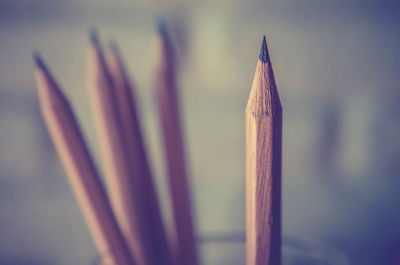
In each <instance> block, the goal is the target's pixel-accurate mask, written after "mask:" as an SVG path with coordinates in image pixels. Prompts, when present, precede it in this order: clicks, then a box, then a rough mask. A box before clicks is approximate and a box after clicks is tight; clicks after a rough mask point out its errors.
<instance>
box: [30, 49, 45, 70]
mask: <svg viewBox="0 0 400 265" xmlns="http://www.w3.org/2000/svg"><path fill="white" fill-rule="evenodd" d="M32 57H33V60H34V62H35V64H36V66H37V67H39V68H40V69H42V70H46V65H45V64H44V62H43V59H42V57H41V56H40V54H39V52H37V51H34V52H33V53H32Z"/></svg>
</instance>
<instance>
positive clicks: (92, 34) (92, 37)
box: [89, 27, 100, 45]
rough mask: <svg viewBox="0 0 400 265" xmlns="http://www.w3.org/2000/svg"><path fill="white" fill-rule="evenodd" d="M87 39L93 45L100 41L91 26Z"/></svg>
mask: <svg viewBox="0 0 400 265" xmlns="http://www.w3.org/2000/svg"><path fill="white" fill-rule="evenodd" d="M89 39H90V42H91V43H92V44H94V45H98V44H99V43H100V41H99V35H98V34H97V30H96V28H94V27H92V28H90V29H89Z"/></svg>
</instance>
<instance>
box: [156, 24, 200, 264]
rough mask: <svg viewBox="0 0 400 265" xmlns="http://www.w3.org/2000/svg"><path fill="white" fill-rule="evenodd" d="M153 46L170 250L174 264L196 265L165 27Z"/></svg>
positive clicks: (170, 56) (186, 182)
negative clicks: (170, 218) (172, 230)
mask: <svg viewBox="0 0 400 265" xmlns="http://www.w3.org/2000/svg"><path fill="white" fill-rule="evenodd" d="M156 44H157V46H156V47H157V50H156V52H157V69H156V76H155V82H156V83H155V96H156V100H157V106H158V111H159V117H160V123H161V128H162V137H163V142H164V153H165V160H166V168H167V175H168V184H169V190H170V195H171V201H172V208H173V217H174V224H175V227H174V228H175V231H176V238H175V240H173V244H172V251H173V255H174V260H175V262H176V264H179V265H197V264H198V258H197V250H196V242H195V234H194V228H193V220H192V212H191V199H190V193H189V185H188V175H187V168H186V161H185V160H186V158H185V153H184V140H183V132H182V125H181V120H180V111H179V100H178V93H177V86H176V80H175V65H174V60H173V59H174V58H173V52H172V48H171V43H170V40H169V37H168V36H167V32H166V30H165V26H164V25H161V26H160V28H159V34H158V36H157V39H156Z"/></svg>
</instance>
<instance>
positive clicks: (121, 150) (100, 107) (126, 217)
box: [88, 31, 153, 265]
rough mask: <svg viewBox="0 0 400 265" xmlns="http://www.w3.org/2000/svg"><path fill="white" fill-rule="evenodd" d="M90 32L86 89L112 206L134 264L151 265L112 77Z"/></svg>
mask: <svg viewBox="0 0 400 265" xmlns="http://www.w3.org/2000/svg"><path fill="white" fill-rule="evenodd" d="M91 34H92V35H91V45H90V48H89V55H88V91H89V98H90V101H91V105H92V110H93V116H94V120H95V127H96V132H97V138H98V142H99V144H100V151H101V156H102V165H103V168H104V173H105V177H106V182H107V186H108V191H109V196H110V201H111V205H112V209H113V211H114V214H115V216H116V218H117V221H118V223H119V225H120V227H121V230H122V232H123V234H124V236H125V238H126V241H127V243H128V245H129V247H130V249H131V251H132V253H133V256H134V258H135V261H136V262H137V264H138V265H153V264H151V263H150V261H149V260H148V257H149V254H148V251H150V249H151V242H150V241H149V238H147V237H146V236H145V233H144V231H146V223H145V222H146V220H145V219H144V216H145V215H144V212H145V211H146V209H145V205H144V203H143V201H142V200H143V199H142V198H143V194H142V193H143V192H144V191H143V190H142V187H141V183H140V181H138V179H137V178H135V177H134V176H133V175H132V172H133V170H132V169H133V167H132V165H131V164H130V161H128V152H127V148H126V139H125V137H124V134H123V128H122V124H121V117H120V115H119V112H118V106H117V99H116V95H115V91H114V86H113V83H112V78H111V75H110V72H109V71H108V69H107V66H106V61H105V58H104V55H103V53H102V51H101V47H100V43H99V40H98V37H97V35H96V33H95V32H94V31H92V32H91Z"/></svg>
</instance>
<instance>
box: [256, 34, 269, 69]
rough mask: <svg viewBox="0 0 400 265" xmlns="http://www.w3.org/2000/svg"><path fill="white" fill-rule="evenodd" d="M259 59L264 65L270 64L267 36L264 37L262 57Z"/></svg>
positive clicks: (261, 50)
mask: <svg viewBox="0 0 400 265" xmlns="http://www.w3.org/2000/svg"><path fill="white" fill-rule="evenodd" d="M258 58H260V61H261V62H263V63H267V62H269V54H268V47H267V40H266V39H265V35H264V37H263V40H262V43H261V49H260V55H259V57H258Z"/></svg>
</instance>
